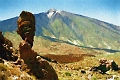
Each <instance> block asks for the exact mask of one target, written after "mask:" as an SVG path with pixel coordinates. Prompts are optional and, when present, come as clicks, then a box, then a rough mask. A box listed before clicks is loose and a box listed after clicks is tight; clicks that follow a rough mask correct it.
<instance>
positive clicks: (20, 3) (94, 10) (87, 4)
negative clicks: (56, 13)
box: [0, 0, 120, 26]
mask: <svg viewBox="0 0 120 80" xmlns="http://www.w3.org/2000/svg"><path fill="white" fill-rule="evenodd" d="M51 8H54V9H57V10H64V11H68V12H71V13H76V14H80V15H84V16H88V17H92V18H96V19H99V20H102V21H106V22H109V23H112V24H115V25H119V26H120V0H0V20H5V19H9V18H12V17H16V16H19V14H20V12H21V11H22V10H26V11H30V12H32V13H34V14H37V13H41V12H46V11H47V10H49V9H51Z"/></svg>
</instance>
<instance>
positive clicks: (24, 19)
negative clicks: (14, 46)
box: [17, 11, 58, 80]
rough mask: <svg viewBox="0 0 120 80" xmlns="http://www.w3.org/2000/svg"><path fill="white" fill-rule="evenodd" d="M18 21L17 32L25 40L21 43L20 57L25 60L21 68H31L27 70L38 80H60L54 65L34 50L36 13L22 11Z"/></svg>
mask: <svg viewBox="0 0 120 80" xmlns="http://www.w3.org/2000/svg"><path fill="white" fill-rule="evenodd" d="M17 23H18V30H17V33H18V34H19V35H20V36H21V37H22V39H23V40H24V41H23V42H21V43H20V45H19V52H20V58H21V59H23V61H24V64H22V67H21V69H24V70H26V69H29V70H28V71H27V72H28V73H29V74H31V75H34V76H36V78H37V79H38V80H58V76H57V74H56V72H55V70H54V69H53V67H52V66H50V65H49V63H48V62H47V61H46V60H44V59H42V58H41V57H40V56H39V55H37V53H36V52H34V50H32V46H33V40H34V35H35V17H34V15H33V14H32V13H30V12H26V11H22V12H21V14H20V17H19V18H18V21H17ZM18 62H19V60H18Z"/></svg>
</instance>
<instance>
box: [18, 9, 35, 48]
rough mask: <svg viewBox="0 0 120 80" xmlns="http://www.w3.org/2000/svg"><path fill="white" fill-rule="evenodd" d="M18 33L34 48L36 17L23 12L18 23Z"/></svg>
mask: <svg viewBox="0 0 120 80" xmlns="http://www.w3.org/2000/svg"><path fill="white" fill-rule="evenodd" d="M17 24H18V29H17V33H18V34H19V35H20V36H21V37H22V39H23V40H24V41H25V42H28V43H29V44H30V46H31V47H32V46H33V41H34V35H35V17H34V15H33V14H32V13H30V12H27V11H22V12H21V14H20V16H19V18H18V21H17Z"/></svg>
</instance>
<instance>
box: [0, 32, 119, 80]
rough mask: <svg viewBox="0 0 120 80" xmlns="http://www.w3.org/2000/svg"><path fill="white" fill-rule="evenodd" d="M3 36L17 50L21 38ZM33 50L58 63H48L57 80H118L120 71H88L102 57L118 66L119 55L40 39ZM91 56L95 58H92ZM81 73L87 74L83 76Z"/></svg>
mask: <svg viewBox="0 0 120 80" xmlns="http://www.w3.org/2000/svg"><path fill="white" fill-rule="evenodd" d="M5 36H7V38H8V39H10V40H11V41H12V43H14V44H13V45H14V47H15V48H16V49H18V46H19V43H20V41H21V38H20V37H19V36H18V35H16V33H14V34H13V33H5ZM33 49H34V50H35V51H36V52H37V53H38V54H39V55H41V56H44V57H48V58H51V59H52V60H56V61H57V62H58V63H53V62H50V64H51V65H52V66H53V68H54V69H55V70H56V72H57V74H58V77H59V80H88V78H90V77H91V80H106V79H108V78H110V77H112V76H113V75H116V76H118V78H116V79H115V80H120V71H117V72H114V71H111V72H110V73H109V74H104V75H102V74H100V73H97V72H90V71H89V69H90V68H91V67H92V66H98V65H99V62H98V59H100V58H103V57H104V58H106V59H108V60H109V59H112V60H114V61H115V62H116V63H117V64H118V65H120V53H115V54H107V53H105V52H102V51H101V52H98V51H94V50H91V49H83V48H79V47H77V46H73V45H69V44H66V43H59V42H51V41H49V40H46V39H44V38H42V37H35V41H34V46H33ZM86 54H87V56H86ZM92 55H96V56H94V57H93V56H92ZM0 66H1V65H0ZM3 67H4V66H3ZM0 68H1V67H0ZM0 70H1V69H0ZM5 70H6V67H5ZM7 70H8V69H7ZM7 70H6V71H7ZM14 70H15V69H14ZM18 71H19V70H18ZM81 71H87V72H86V73H84V74H83V73H81ZM13 73H14V72H13ZM17 74H18V73H17ZM1 75H3V74H2V73H0V76H1ZM8 75H9V74H8ZM8 75H5V76H8ZM18 76H20V75H18Z"/></svg>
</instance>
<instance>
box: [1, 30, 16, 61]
mask: <svg viewBox="0 0 120 80" xmlns="http://www.w3.org/2000/svg"><path fill="white" fill-rule="evenodd" d="M0 58H3V59H6V60H14V61H15V60H17V56H14V55H13V45H12V42H11V41H10V40H8V39H6V38H5V37H4V36H3V35H2V32H1V31H0Z"/></svg>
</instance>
